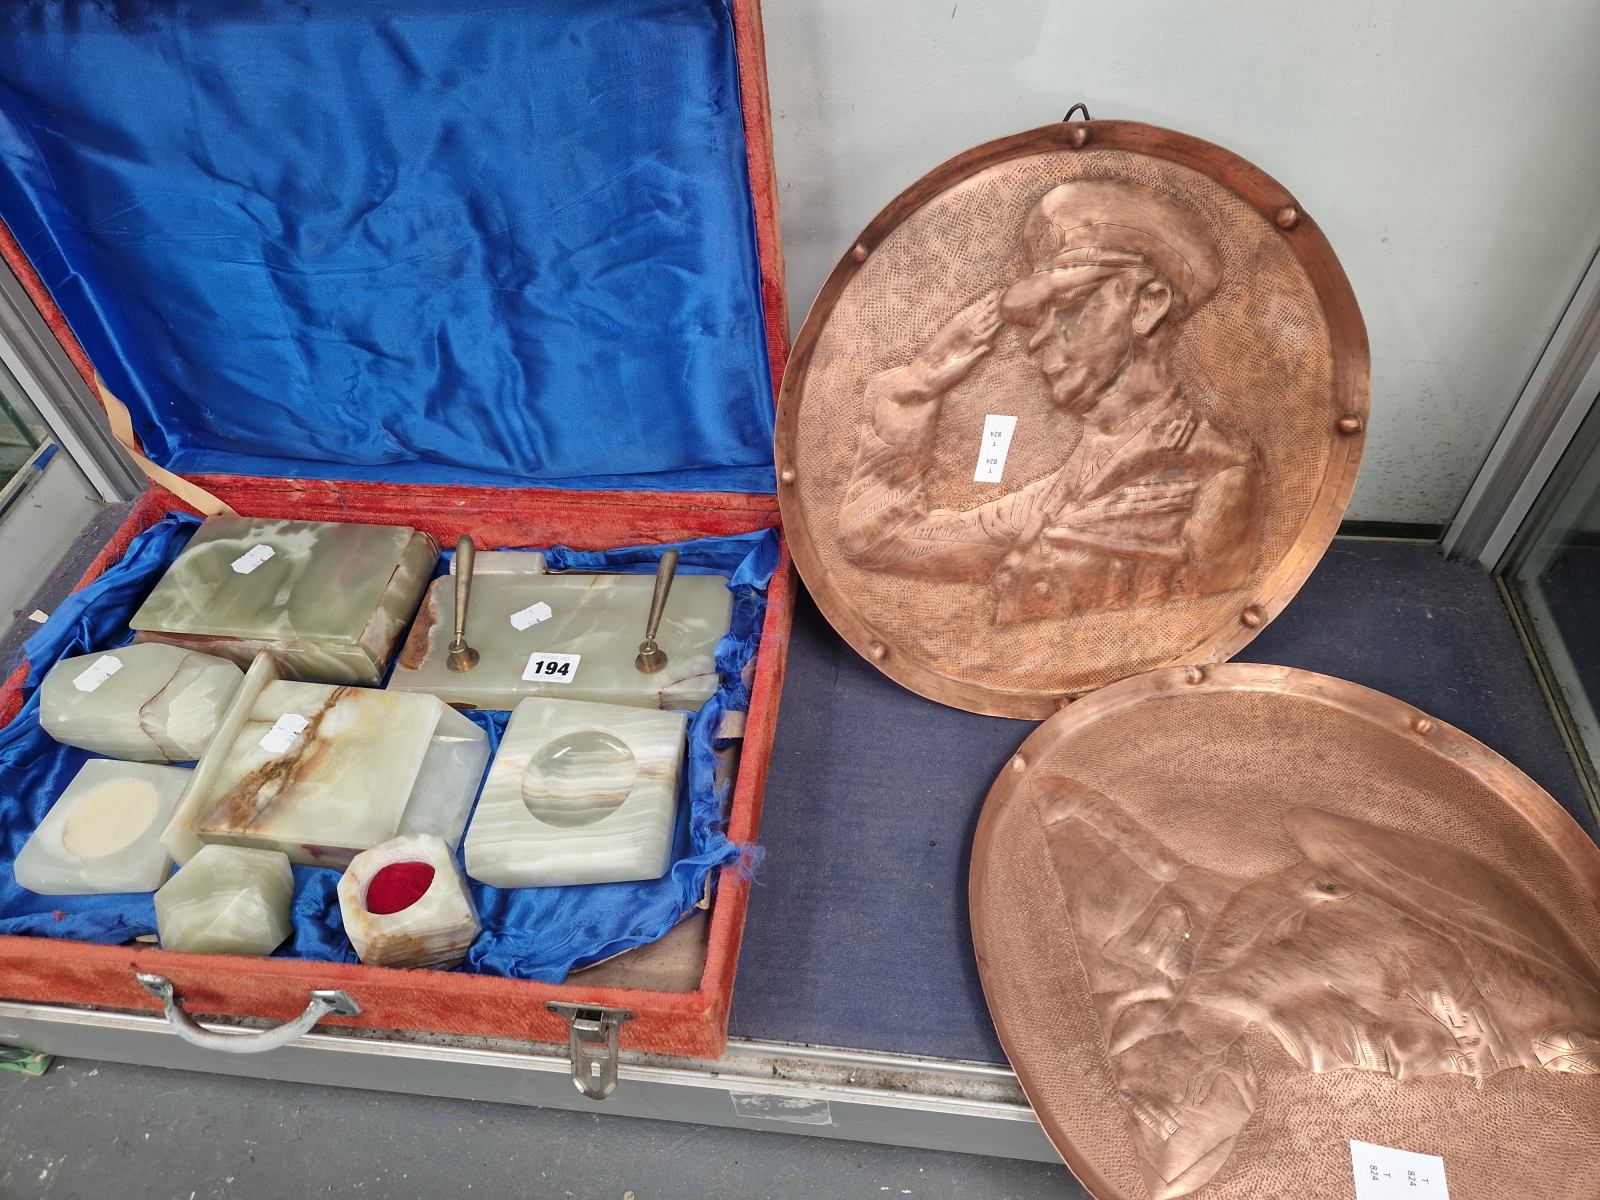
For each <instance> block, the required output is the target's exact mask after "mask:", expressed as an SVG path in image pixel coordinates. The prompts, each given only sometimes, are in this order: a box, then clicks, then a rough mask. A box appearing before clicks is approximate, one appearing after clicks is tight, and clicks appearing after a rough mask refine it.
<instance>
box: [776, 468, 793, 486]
mask: <svg viewBox="0 0 1600 1200" xmlns="http://www.w3.org/2000/svg"><path fill="white" fill-rule="evenodd" d="M778 478H779V479H781V480H783V481H784V482H785V483H793V482H794V468H793V467H785V468H784V469H783V470H781V471H779V472H778Z"/></svg>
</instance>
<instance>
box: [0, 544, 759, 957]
mask: <svg viewBox="0 0 1600 1200" xmlns="http://www.w3.org/2000/svg"><path fill="white" fill-rule="evenodd" d="M198 524H199V521H198V519H197V518H194V517H190V516H186V515H183V514H173V515H172V516H169V517H167V518H166V519H164V520H163V521H161V522H160V523H158V524H157V525H155V526H154V527H153V528H151V529H149V530H147V531H146V532H144V533H142V534H140V535H139V537H137V538H136V539H134V542H133V544H132V545H131V546H130V547H129V549H128V552H127V554H126V555H125V556H124V557H123V559H122V561H121V562H119V563H118V564H117V565H115V566H113V567H112V568H111V569H110V570H108V571H107V572H106V573H105V574H104V575H102V576H101V577H100V578H99V579H98V580H96V581H95V582H94V583H92V584H90V585H89V587H87V588H85V589H84V590H83V591H81V592H78V593H76V594H75V595H74V596H73V597H72V598H71V599H70V600H69V601H68V602H66V603H64V604H63V605H62V606H61V607H60V608H58V609H57V610H56V613H55V615H54V616H52V617H51V618H50V620H49V621H48V622H46V623H45V626H44V628H43V629H41V630H40V631H39V633H37V634H35V635H34V637H33V639H32V640H31V641H29V642H28V644H27V651H28V655H29V658H30V661H31V662H32V663H33V664H34V666H33V671H32V674H31V675H30V679H29V683H28V686H29V688H31V689H36V688H37V686H38V683H39V681H41V680H42V679H43V677H44V675H46V674H48V672H49V669H50V667H51V666H53V665H54V664H55V663H56V662H57V661H58V660H59V659H61V658H65V657H70V656H72V655H76V654H85V653H89V652H91V651H94V650H107V649H111V648H113V647H116V646H120V645H124V644H125V643H127V642H128V641H129V640H130V638H131V637H132V634H131V631H130V630H129V629H128V627H127V622H128V619H129V617H131V616H132V615H133V613H134V611H135V609H136V608H137V607H138V606H139V604H141V603H142V602H143V600H144V598H145V596H146V595H148V594H149V591H150V589H151V588H152V587H154V586H155V583H156V581H157V580H158V579H159V578H160V575H161V573H162V572H163V571H165V570H166V568H167V566H168V565H169V564H170V563H171V562H172V561H173V560H174V559H175V558H176V557H177V556H178V553H179V552H180V551H181V550H182V549H183V547H184V546H185V545H186V544H187V543H188V540H189V537H190V535H191V534H193V532H194V530H195V528H196V527H197V526H198ZM668 548H669V547H667V546H653V547H644V548H629V549H623V550H615V551H606V552H584V551H573V550H566V549H564V548H556V549H552V550H548V551H546V552H545V553H546V555H547V557H548V559H549V560H550V562H551V565H552V566H555V567H557V568H558V569H574V568H576V567H577V565H578V562H579V561H580V560H581V562H582V566H583V568H585V569H590V570H640V571H653V570H655V563H656V561H657V560H658V559H659V558H660V556H661V554H662V553H663V552H664V551H665V550H667V549H668ZM676 548H677V549H678V550H679V552H680V554H681V555H682V559H681V561H682V563H683V566H684V569H686V570H687V569H694V570H698V571H705V572H716V573H719V574H726V575H728V576H729V585H728V586H729V587H730V589H731V590H732V591H733V593H734V602H733V618H732V622H731V624H730V627H729V631H728V634H727V636H726V637H724V638H723V639H722V640H721V641H720V642H719V643H718V644H717V669H718V671H720V672H721V673H722V679H723V683H722V686H721V688H719V689H718V691H717V692H716V693H715V694H714V695H713V696H712V697H711V699H710V700H708V701H707V702H706V704H705V706H704V707H703V708H702V709H701V710H700V711H699V712H698V713H695V714H693V715H692V716H691V717H690V719H689V736H688V750H687V752H686V754H685V757H684V769H683V771H682V772H681V773H680V776H679V783H678V822H677V828H676V832H675V834H674V843H673V866H672V868H671V870H670V871H669V872H668V873H667V875H665V876H664V877H663V878H661V879H658V880H649V881H645V882H641V883H612V884H598V885H594V886H590V887H566V888H526V889H501V888H491V887H486V886H484V885H482V884H478V883H474V884H473V885H472V890H473V895H474V898H475V900H476V902H477V905H478V914H479V918H480V920H481V921H482V923H483V933H482V935H480V937H479V938H478V940H477V942H476V943H475V944H474V945H473V947H472V952H471V954H470V955H469V956H468V959H467V962H466V963H465V964H464V965H463V966H462V968H461V969H462V970H465V971H472V972H482V973H484V974H491V975H508V976H511V977H513V978H516V979H537V980H543V981H546V982H551V983H559V982H560V981H561V980H563V979H565V978H566V976H567V973H568V972H569V971H570V970H572V969H573V968H574V967H580V966H585V965H587V964H589V963H593V962H598V961H600V960H601V959H604V958H609V957H610V956H611V955H613V954H618V953H621V952H622V951H623V950H627V949H631V948H632V947H634V946H640V945H644V944H645V943H647V942H651V941H654V940H655V939H656V938H659V937H660V936H661V935H662V934H664V933H666V932H667V931H668V930H669V929H671V928H672V927H673V926H674V925H675V924H677V922H678V920H679V919H680V918H681V917H682V916H683V915H684V913H686V912H687V911H688V910H689V909H691V908H692V907H693V906H694V905H695V904H697V903H698V902H699V901H700V899H701V898H702V897H703V896H704V895H705V889H706V879H707V876H708V875H710V874H711V872H712V871H714V870H715V869H716V868H718V867H720V866H723V865H726V864H730V863H735V862H739V861H741V860H743V861H744V862H745V863H747V864H753V863H754V862H756V861H759V855H760V851H759V848H758V847H754V846H739V845H736V844H734V843H733V842H730V841H729V840H728V837H727V833H726V827H725V818H724V813H725V811H726V809H727V806H728V804H729V802H730V800H731V796H729V794H728V784H727V783H726V782H725V781H723V782H720V783H719V781H718V780H717V778H716V766H717V759H716V751H718V750H720V749H725V748H726V747H727V746H728V744H729V743H727V742H726V741H719V740H718V739H717V736H716V735H717V732H718V730H719V729H720V728H721V725H722V718H723V715H724V714H725V713H727V712H730V711H745V710H747V709H748V708H749V703H750V695H749V685H748V683H747V681H746V679H745V667H746V665H747V664H748V663H749V662H750V661H751V659H752V658H753V657H754V655H755V652H756V649H757V647H758V645H759V643H760V640H761V625H762V620H763V618H764V616H765V613H766V587H767V584H768V582H769V580H770V579H771V576H772V571H773V569H774V568H775V567H776V565H777V561H778V535H777V532H776V531H775V530H770V529H769V530H763V531H760V532H757V533H750V534H742V535H739V536H735V537H724V538H706V539H703V540H701V541H692V542H679V543H677V544H676ZM466 715H467V716H468V717H469V718H471V719H472V720H474V721H476V722H477V723H478V724H479V725H481V726H483V727H484V729H486V730H487V731H488V734H489V739H490V743H491V747H492V748H498V746H499V742H500V736H501V734H502V733H503V732H504V731H505V726H506V721H507V720H508V719H509V717H510V714H509V713H504V712H469V713H467V714H466ZM92 757H96V756H94V755H90V754H88V753H86V752H85V751H82V750H76V749H73V748H71V747H68V746H62V745H60V744H59V743H57V742H56V741H55V740H54V739H52V738H51V737H50V736H49V735H48V734H46V733H45V732H44V730H42V729H41V728H40V727H39V697H38V692H37V690H34V691H32V692H31V694H30V695H29V696H28V699H27V701H26V703H25V704H24V706H23V709H22V711H21V712H20V713H19V714H18V715H17V717H16V718H15V719H14V720H13V721H12V722H11V724H10V725H8V726H6V727H5V729H3V730H0V934H26V935H34V936H45V937H65V938H73V939H76V940H79V941H89V942H102V943H108V944H115V943H119V942H124V941H127V940H128V939H129V938H132V937H135V936H138V935H140V934H146V933H154V932H156V923H155V909H154V907H153V905H152V903H151V899H150V897H149V896H148V895H114V896H40V895H36V894H35V893H33V892H30V891H27V890H26V889H24V888H21V887H19V886H18V885H17V883H16V879H15V876H14V875H13V873H12V863H13V861H14V860H15V859H16V856H17V854H18V853H19V852H20V851H21V849H22V847H23V844H24V843H26V841H27V840H28V837H29V835H30V834H31V833H32V832H33V830H34V829H35V828H36V827H37V826H38V824H39V822H40V821H41V820H43V819H44V816H45V814H46V813H47V812H49V810H50V806H51V805H52V804H53V803H54V802H55V800H56V798H57V797H58V796H60V794H61V793H62V792H63V791H65V790H66V787H67V785H68V784H69V783H70V782H71V781H72V777H73V776H74V775H75V774H77V771H78V769H79V768H80V767H81V766H82V765H83V763H84V762H86V761H88V759H90V758H92ZM294 874H295V894H294V902H293V911H292V914H291V915H292V919H293V923H294V934H293V936H292V938H291V939H290V941H289V942H288V943H287V944H286V945H285V946H284V947H283V948H282V949H281V950H280V951H279V954H280V955H287V956H292V957H299V958H310V959H318V960H321V961H325V962H354V961H356V958H355V953H354V951H352V949H351V947H350V943H349V940H348V939H347V938H346V937H345V934H344V925H343V921H342V920H341V919H340V914H339V901H338V896H337V895H336V893H335V890H334V889H335V887H336V886H337V884H338V881H339V872H337V871H332V870H326V869H321V868H316V867H295V868H294Z"/></svg>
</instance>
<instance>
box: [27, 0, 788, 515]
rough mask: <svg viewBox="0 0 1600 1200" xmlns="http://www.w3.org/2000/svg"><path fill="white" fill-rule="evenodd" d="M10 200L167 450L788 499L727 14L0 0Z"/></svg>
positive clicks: (159, 456)
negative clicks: (778, 450) (779, 473)
mask: <svg viewBox="0 0 1600 1200" xmlns="http://www.w3.org/2000/svg"><path fill="white" fill-rule="evenodd" d="M0 217H3V219H4V220H5V222H6V223H7V224H8V225H9V226H10V228H11V229H12V231H13V233H14V234H15V235H16V237H17V240H18V241H19V242H20V243H21V245H22V247H23V249H24V250H25V251H26V252H27V253H28V255H29V257H30V258H31V259H32V260H33V263H34V265H35V266H36V267H37V269H38V271H39V273H40V275H41V277H42V278H43V279H44V282H45V283H46V285H47V286H48V287H49V288H50V291H51V293H52V294H53V296H54V297H55V299H56V302H57V303H58V304H59V305H60V307H61V309H62V311H63V313H65V315H66V317H67V319H68V321H69V322H70V324H71V325H72V328H73V331H74V332H75V333H76V334H77V336H78V338H79V340H80V341H81V342H82V343H83V345H84V348H85V349H86V350H87V351H88V353H89V356H90V357H91V358H92V359H93V360H94V362H95V364H96V365H97V366H98V367H99V369H100V371H101V373H102V375H103V376H104V377H105V379H106V381H107V384H108V385H109V386H110V388H111V390H112V391H114V392H116V393H117V394H118V395H119V396H121V397H122V399H123V400H125V401H126V402H127V404H128V406H129V408H130V409H131V410H132V413H133V421H134V427H135V429H136V430H137V432H138V434H139V436H140V438H142V439H143V441H144V445H145V449H146V451H147V452H148V453H149V455H150V456H151V457H152V458H153V459H155V460H156V461H157V462H159V463H162V464H163V465H165V466H168V467H171V468H172V469H174V470H177V471H183V472H190V473H194V472H207V471H216V472H232V473H236V474H252V475H269V476H289V477H311V478H334V479H361V480H373V479H385V480H392V481H398V482H405V483H421V484H487V485H499V486H505V485H559V486H562V487H567V488H593V487H613V488H640V489H651V488H655V489H660V488H666V489H674V490H676V489H684V490H698V491H772V490H774V484H773V478H772V424H773V412H772V385H771V378H770V374H769V364H768V360H767V344H766V332H765V325H764V320H763V313H762V307H761V278H760V265H759V260H758V256H757V247H756V238H755V225H754V216H753V209H752V201H751V194H750V186H749V176H748V164H747V162H746V155H745V144H744V127H743V119H742V114H741V110H740V96H739V85H738V62H737V56H736V53H735V46H734V35H733V21H732V16H731V13H730V11H729V7H728V3H727V0H538V2H534V0H309V2H308V0H208V2H207V3H205V4H180V3H175V2H170V3H156V2H150V0H144V2H133V0H127V2H121V3H119V2H117V0H108V2H105V3H97V4H85V3H74V2H70V0H43V2H36V3H25V4H10V5H5V6H0ZM597 430H603V431H604V432H605V436H603V437H600V436H596V431H597Z"/></svg>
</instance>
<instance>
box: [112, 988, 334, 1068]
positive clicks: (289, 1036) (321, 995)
mask: <svg viewBox="0 0 1600 1200" xmlns="http://www.w3.org/2000/svg"><path fill="white" fill-rule="evenodd" d="M133 977H134V978H135V979H137V980H138V981H139V982H140V983H142V984H143V985H144V990H145V991H147V992H149V993H150V994H151V995H152V996H154V997H155V998H156V999H157V1000H159V1001H161V1004H162V1007H163V1008H164V1009H165V1010H166V1014H167V1020H168V1022H170V1023H171V1025H172V1028H173V1030H174V1031H175V1032H176V1033H177V1035H178V1036H179V1037H181V1038H182V1039H183V1040H184V1041H186V1042H193V1043H194V1044H195V1045H196V1046H199V1047H201V1048H202V1049H205V1050H220V1051H222V1052H223V1053H224V1054H261V1053H263V1052H264V1051H267V1050H276V1049H277V1048H278V1047H279V1046H287V1045H288V1044H289V1043H290V1042H292V1041H294V1040H295V1038H297V1037H299V1036H300V1035H301V1034H302V1033H306V1032H308V1031H309V1030H310V1029H311V1027H312V1026H313V1025H315V1024H316V1023H317V1022H318V1021H320V1020H322V1018H323V1017H326V1016H328V1015H330V1014H334V1015H337V1016H341V1017H353V1016H355V1015H356V1014H357V1013H359V1012H360V1011H361V1006H360V1005H359V1004H357V1003H356V1002H355V1001H354V1000H353V999H351V997H350V995H349V993H347V992H333V991H316V992H312V993H311V1003H310V1004H308V1005H306V1010H305V1012H303V1013H301V1014H300V1015H299V1016H298V1017H296V1018H295V1019H294V1020H292V1021H285V1022H284V1023H283V1024H282V1025H279V1026H278V1027H277V1028H276V1029H263V1030H262V1031H261V1032H260V1033H254V1034H239V1033H212V1032H211V1031H210V1030H208V1029H202V1028H201V1027H200V1024H199V1022H197V1021H196V1020H195V1019H194V1018H193V1017H191V1016H190V1015H189V1014H188V1013H186V1012H184V1011H183V1009H182V1008H180V1007H179V1003H180V1002H179V1000H178V997H177V995H176V994H175V993H174V992H173V990H172V980H170V979H168V978H167V977H166V976H164V975H146V974H144V973H143V972H142V971H135V972H134V973H133Z"/></svg>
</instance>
